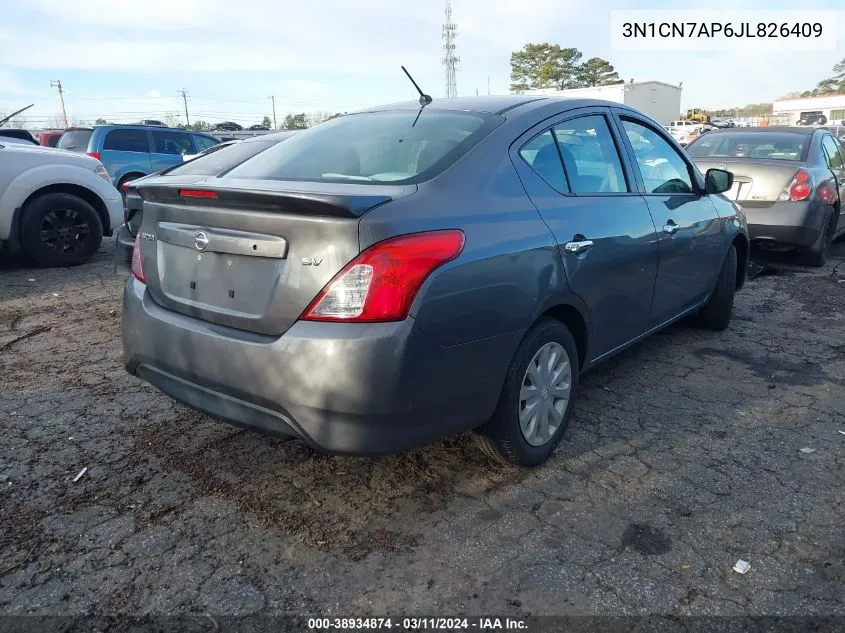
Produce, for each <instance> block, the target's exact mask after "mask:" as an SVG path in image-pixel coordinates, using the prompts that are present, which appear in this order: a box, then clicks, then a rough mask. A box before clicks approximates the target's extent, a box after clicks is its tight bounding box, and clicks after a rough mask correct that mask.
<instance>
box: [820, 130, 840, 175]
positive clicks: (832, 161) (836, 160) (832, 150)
mask: <svg viewBox="0 0 845 633" xmlns="http://www.w3.org/2000/svg"><path fill="white" fill-rule="evenodd" d="M822 147H824V153H825V154H826V155H827V165H828V167H830V168H831V169H845V166H843V165H842V151H841V147H840V146H839V143H838V142H837V141H835V140H833V137H832V136H825V137H824V140H823V141H822Z"/></svg>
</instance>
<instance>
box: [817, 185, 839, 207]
mask: <svg viewBox="0 0 845 633" xmlns="http://www.w3.org/2000/svg"><path fill="white" fill-rule="evenodd" d="M816 198H818V199H819V200H820V201H822V202H823V203H824V204H836V190H835V189H834V188H833V187H831V186H830V183H827V182H825V183H822V184H821V185H819V188H818V189H816Z"/></svg>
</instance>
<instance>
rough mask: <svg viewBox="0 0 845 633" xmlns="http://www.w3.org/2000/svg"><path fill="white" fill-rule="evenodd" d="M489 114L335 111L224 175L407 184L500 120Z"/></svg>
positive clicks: (445, 163)
mask: <svg viewBox="0 0 845 633" xmlns="http://www.w3.org/2000/svg"><path fill="white" fill-rule="evenodd" d="M502 120H503V119H502V118H501V117H499V116H496V115H492V114H483V113H475V112H457V111H446V110H436V109H431V108H424V109H423V110H422V111H420V110H389V111H384V112H369V113H364V114H353V115H347V116H342V117H338V118H336V119H332V120H331V121H327V122H326V123H323V124H321V125H318V126H316V127H313V128H310V129H308V130H304V131H302V132H300V133H298V134H296V135H295V136H292V137H290V138H289V139H288V140H286V141H285V142H284V143H279V144H278V145H276V146H275V147H273V148H271V149H269V150H267V151H266V152H262V153H261V154H259V155H258V156H255V157H254V158H252V159H250V160H248V161H246V162H245V163H244V164H243V165H241V166H239V167H236V168H235V169H233V170H232V171H231V172H229V174H228V176H230V177H232V178H254V179H259V180H305V181H317V182H357V183H362V184H365V183H368V182H371V183H385V182H389V183H396V184H405V183H408V184H411V183H417V182H422V181H424V180H427V179H429V178H432V177H433V176H435V175H437V174H438V173H440V172H442V171H443V170H444V169H446V168H447V167H449V166H450V165H452V164H453V163H454V162H455V161H456V160H458V158H460V156H462V155H463V154H464V153H466V152H467V151H468V150H469V149H470V148H471V147H473V146H474V145H475V144H476V143H478V141H480V140H481V139H482V138H483V137H484V136H486V135H487V134H488V133H489V132H490V131H491V130H493V129H494V128H495V127H496V126H498V125H499V124H500V123H501V122H502Z"/></svg>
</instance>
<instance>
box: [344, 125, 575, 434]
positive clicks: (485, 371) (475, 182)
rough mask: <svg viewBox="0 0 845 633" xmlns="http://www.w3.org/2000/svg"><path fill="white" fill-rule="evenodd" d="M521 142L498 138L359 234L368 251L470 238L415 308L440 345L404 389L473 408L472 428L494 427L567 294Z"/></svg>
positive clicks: (413, 398) (417, 364) (417, 400)
mask: <svg viewBox="0 0 845 633" xmlns="http://www.w3.org/2000/svg"><path fill="white" fill-rule="evenodd" d="M497 132H499V133H497ZM494 135H495V136H494ZM518 135H519V132H515V133H514V134H513V135H510V134H508V133H507V130H506V129H505V130H501V129H500V130H497V131H496V132H493V133H492V134H491V136H488V137H487V138H486V139H484V140H483V141H482V142H481V143H480V144H479V145H477V146H476V147H475V148H473V149H472V150H471V151H470V152H468V153H467V154H466V155H464V156H463V157H462V158H461V159H460V160H459V161H458V162H457V163H456V164H455V165H453V166H452V167H451V168H450V169H449V170H447V171H446V172H444V173H443V174H441V175H440V176H438V177H437V178H435V179H433V180H431V181H428V182H426V183H422V184H421V185H420V186H419V190H418V192H417V193H415V194H413V195H410V196H408V197H406V198H403V199H401V200H398V201H394V202H391V203H388V204H386V205H383V206H382V207H378V208H376V209H375V210H373V211H371V212H370V213H368V214H367V215H365V216H364V218H363V219H362V221H361V223H360V225H359V236H360V245H361V248H362V249H364V248H367V247H368V246H370V245H372V244H374V243H376V242H379V241H381V240H384V239H386V238H389V237H392V236H395V235H401V234H408V233H416V232H421V231H431V230H438V229H460V230H462V231H463V232H464V235H465V245H464V249H463V252H462V253H461V255H460V256H459V257H458V259H456V260H454V261H452V262H449V263H448V264H446V265H444V266H442V267H441V268H439V269H437V270H436V271H434V273H433V274H432V275H431V276H430V277H429V278H428V279H427V280H426V282H425V283H424V284H423V286H422V288H421V289H420V292H419V293H418V295H417V297H416V300H415V301H414V304H413V306H412V309H411V316H412V318H414V319H415V325H416V326H417V327H418V328H419V329H420V331H421V332H422V333H424V335H425V338H426V339H427V340H429V341H430V342H431V344H432V345H436V346H437V350H436V351H435V350H432V352H431V353H429V354H425V353H423V354H418V355H417V356H415V357H414V358H413V359H411V360H409V362H407V363H406V364H405V367H404V369H403V372H404V373H405V374H407V375H406V376H403V380H402V381H401V382H400V384H405V385H414V391H413V393H410V392H409V393H407V394H405V395H404V398H405V400H406V401H407V402H409V403H414V404H413V406H424V405H425V403H426V400H428V401H429V402H431V401H435V402H440V403H443V404H444V405H446V406H455V407H458V406H464V407H465V406H466V403H467V402H468V401H469V402H472V403H473V405H472V406H473V408H474V409H473V411H471V412H468V413H467V416H468V419H472V420H474V421H476V422H483V421H484V420H485V419H487V418H489V416H490V415H491V414H492V412H493V410H494V409H495V406H496V403H497V401H498V397H499V393H500V391H501V388H502V384H503V381H504V377H505V374H506V372H507V369H508V366H509V365H510V362H511V360H512V358H513V355H514V353H515V351H516V348H517V346H518V345H519V342H520V341H521V339H522V337H523V336H524V334H525V332H526V330H527V329H528V328H529V327H530V326H531V324H532V323H533V322H534V321H535V320H536V318H537V317H538V316H539V315H540V314H541V313H542V311H543V310H544V309H545V308H546V307H549V306H550V304H551V303H553V300H552V298H553V297H560V296H565V295H566V293H565V291H564V290H563V289H565V288H566V279H565V274H564V271H563V268H562V263H561V261H560V258H559V257H558V254H557V246H556V243H555V240H554V237H553V236H552V234H551V232H550V231H549V229H548V227H547V226H546V225H545V223H544V222H543V221H542V219H541V218H540V215H539V213H538V211H537V209H536V208H535V207H534V206H533V204H532V203H531V201H530V200H529V199H528V197H527V196H526V194H525V191H524V189H523V187H522V184H521V182H520V181H519V179H518V177H517V175H516V172H515V171H514V168H513V165H512V163H511V162H510V158H509V156H508V151H507V148H508V146H509V144H510V142H511V141H512V140H513V138H515V137H516V136H518ZM461 403H463V404H461Z"/></svg>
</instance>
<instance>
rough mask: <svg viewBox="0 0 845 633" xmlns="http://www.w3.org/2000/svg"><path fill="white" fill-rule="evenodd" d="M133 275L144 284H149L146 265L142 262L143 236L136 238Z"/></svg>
mask: <svg viewBox="0 0 845 633" xmlns="http://www.w3.org/2000/svg"><path fill="white" fill-rule="evenodd" d="M132 274H133V275H135V279H137V280H138V281H140V282H141V283H142V284H145V283H147V278H146V277H145V276H144V264H143V263H142V262H141V234H140V233H138V235H136V236H135V248H133V249H132Z"/></svg>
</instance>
